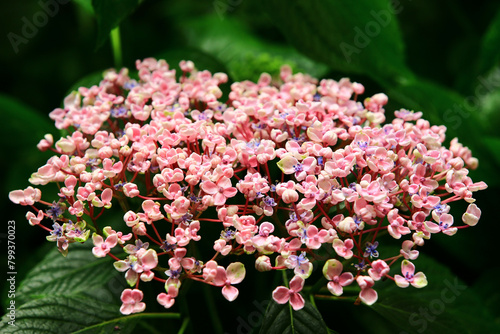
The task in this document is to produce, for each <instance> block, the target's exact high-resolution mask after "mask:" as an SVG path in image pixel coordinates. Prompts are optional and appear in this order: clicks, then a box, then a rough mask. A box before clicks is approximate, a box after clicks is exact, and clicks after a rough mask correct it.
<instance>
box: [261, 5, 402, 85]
mask: <svg viewBox="0 0 500 334" xmlns="http://www.w3.org/2000/svg"><path fill="white" fill-rule="evenodd" d="M261 3H262V6H263V8H264V9H265V11H266V12H267V13H268V14H269V16H270V18H271V19H272V21H273V22H274V23H275V24H276V26H277V27H278V28H279V29H280V30H281V32H282V33H283V34H284V35H285V36H286V37H287V39H288V41H289V42H290V43H291V44H292V45H294V46H295V47H296V48H297V50H299V51H300V52H302V53H303V54H305V55H307V56H308V57H310V58H312V59H314V60H317V61H320V62H323V63H325V64H327V65H329V66H330V67H331V68H332V69H334V70H337V71H341V72H346V73H360V74H367V75H369V76H371V77H372V78H374V79H375V80H377V78H384V79H386V80H390V81H395V79H396V78H398V77H406V76H409V74H408V73H407V72H408V70H407V68H406V66H405V64H404V45H403V42H402V38H401V33H400V31H399V27H398V24H397V20H396V16H395V13H399V12H400V11H401V10H404V8H403V5H401V4H400V5H399V6H396V8H393V7H392V6H391V1H388V0H376V1H374V0H358V1H340V0H328V1H324V0H314V1H284V0H282V1H261Z"/></svg>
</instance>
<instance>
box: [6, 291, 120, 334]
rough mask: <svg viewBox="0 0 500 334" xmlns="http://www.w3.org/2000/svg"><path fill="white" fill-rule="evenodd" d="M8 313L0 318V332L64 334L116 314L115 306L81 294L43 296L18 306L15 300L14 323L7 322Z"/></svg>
mask: <svg viewBox="0 0 500 334" xmlns="http://www.w3.org/2000/svg"><path fill="white" fill-rule="evenodd" d="M16 302H17V300H16ZM7 311H8V310H7ZM8 315H9V314H6V315H5V316H3V318H2V322H1V324H0V331H1V332H2V333H23V334H28V333H33V334H40V333H61V334H63V333H64V334H66V333H71V332H73V331H77V330H79V329H82V328H85V327H88V326H91V325H94V324H96V323H101V322H103V321H106V320H108V319H112V318H115V317H117V316H118V315H119V306H118V305H114V304H110V303H106V302H103V301H100V300H97V299H96V298H93V297H89V296H86V295H84V294H74V295H71V296H47V297H45V298H43V299H37V300H32V301H30V302H28V303H26V304H24V305H22V306H20V307H19V305H17V303H16V311H15V326H11V325H9V324H8V321H10V319H9V318H8Z"/></svg>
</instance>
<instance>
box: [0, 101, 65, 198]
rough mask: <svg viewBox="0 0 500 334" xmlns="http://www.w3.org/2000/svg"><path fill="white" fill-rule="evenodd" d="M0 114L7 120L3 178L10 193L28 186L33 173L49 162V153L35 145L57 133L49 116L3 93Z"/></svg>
mask: <svg viewBox="0 0 500 334" xmlns="http://www.w3.org/2000/svg"><path fill="white" fill-rule="evenodd" d="M0 113H1V114H2V115H3V117H5V119H6V120H7V122H8V126H4V127H3V128H2V134H1V139H2V143H3V145H2V150H3V151H4V152H8V154H9V164H6V168H7V169H6V171H5V172H6V175H4V176H5V177H4V178H3V181H2V187H4V188H3V193H8V192H9V191H11V190H14V189H20V188H24V187H26V186H27V184H28V177H29V176H30V174H31V173H32V172H34V171H36V169H37V168H38V167H39V166H41V165H42V164H44V163H45V162H46V161H47V155H46V154H43V153H40V151H38V149H37V147H36V144H37V143H38V142H39V141H40V139H42V138H43V136H44V135H45V134H46V133H49V132H55V131H54V130H55V128H54V126H53V123H52V121H51V120H50V119H49V118H48V117H47V116H45V115H43V114H41V113H38V112H36V111H35V110H34V109H32V108H30V107H29V106H27V105H25V104H24V103H22V102H21V101H17V100H15V99H13V98H11V97H9V96H6V95H2V94H0ZM26 166H29V167H28V168H27V167H26Z"/></svg>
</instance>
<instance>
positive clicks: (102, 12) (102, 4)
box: [92, 0, 141, 48]
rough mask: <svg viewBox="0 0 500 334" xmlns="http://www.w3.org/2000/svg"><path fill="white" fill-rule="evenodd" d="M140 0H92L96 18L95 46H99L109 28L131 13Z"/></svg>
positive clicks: (114, 26)
mask: <svg viewBox="0 0 500 334" xmlns="http://www.w3.org/2000/svg"><path fill="white" fill-rule="evenodd" d="M140 3H141V0H92V7H94V12H95V15H96V18H97V28H98V30H97V48H99V47H101V46H102V45H103V44H104V42H105V41H106V39H107V38H108V36H109V33H110V32H111V30H113V29H114V28H116V27H117V26H118V25H119V24H120V22H122V21H123V20H124V19H126V18H127V17H128V16H129V15H130V14H132V13H133V12H134V11H135V10H136V8H137V7H138V6H139V4H140Z"/></svg>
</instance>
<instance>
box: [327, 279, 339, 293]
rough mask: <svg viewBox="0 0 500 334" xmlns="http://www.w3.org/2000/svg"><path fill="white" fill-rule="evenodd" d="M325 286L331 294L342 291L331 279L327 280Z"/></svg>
mask: <svg viewBox="0 0 500 334" xmlns="http://www.w3.org/2000/svg"><path fill="white" fill-rule="evenodd" d="M326 287H327V288H328V291H330V292H331V294H332V295H335V296H340V295H341V294H342V292H343V289H342V286H341V285H340V284H338V283H335V282H332V281H330V282H328V284H327V285H326Z"/></svg>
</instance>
